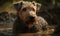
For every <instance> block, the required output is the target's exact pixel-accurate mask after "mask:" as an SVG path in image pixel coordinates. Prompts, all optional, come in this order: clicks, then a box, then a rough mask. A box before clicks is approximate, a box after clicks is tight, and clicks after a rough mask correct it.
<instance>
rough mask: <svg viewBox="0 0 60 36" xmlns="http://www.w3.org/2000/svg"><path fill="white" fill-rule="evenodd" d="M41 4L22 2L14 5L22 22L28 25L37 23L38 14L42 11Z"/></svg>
mask: <svg viewBox="0 0 60 36" xmlns="http://www.w3.org/2000/svg"><path fill="white" fill-rule="evenodd" d="M40 7H41V4H39V3H36V2H34V1H33V2H28V1H20V2H17V3H16V4H14V8H15V9H16V11H17V14H18V16H19V18H20V19H21V20H23V21H24V22H25V23H27V24H33V23H37V15H36V12H37V11H38V10H39V9H40Z"/></svg>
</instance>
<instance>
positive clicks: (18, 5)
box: [14, 2, 23, 11]
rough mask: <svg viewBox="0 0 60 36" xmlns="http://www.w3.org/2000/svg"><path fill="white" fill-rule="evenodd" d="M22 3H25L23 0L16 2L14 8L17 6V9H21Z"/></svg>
mask: <svg viewBox="0 0 60 36" xmlns="http://www.w3.org/2000/svg"><path fill="white" fill-rule="evenodd" d="M22 5H23V2H20V3H16V4H14V8H15V9H16V10H17V11H19V10H20V9H21V7H22Z"/></svg>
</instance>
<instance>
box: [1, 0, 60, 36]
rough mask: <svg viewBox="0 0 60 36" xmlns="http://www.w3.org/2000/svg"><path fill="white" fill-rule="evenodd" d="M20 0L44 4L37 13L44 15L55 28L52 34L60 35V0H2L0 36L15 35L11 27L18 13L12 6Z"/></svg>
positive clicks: (54, 35)
mask: <svg viewBox="0 0 60 36" xmlns="http://www.w3.org/2000/svg"><path fill="white" fill-rule="evenodd" d="M18 1H35V2H38V3H40V4H42V6H41V8H40V11H38V12H37V15H38V16H42V17H43V18H44V19H45V20H46V21H47V22H48V23H49V25H50V26H51V28H55V32H54V33H53V34H52V36H60V28H59V27H60V0H0V36H12V35H13V34H11V33H12V31H11V29H12V27H13V26H12V25H13V22H14V20H15V19H16V16H17V15H16V11H15V10H14V9H13V7H11V6H12V3H14V2H18Z"/></svg>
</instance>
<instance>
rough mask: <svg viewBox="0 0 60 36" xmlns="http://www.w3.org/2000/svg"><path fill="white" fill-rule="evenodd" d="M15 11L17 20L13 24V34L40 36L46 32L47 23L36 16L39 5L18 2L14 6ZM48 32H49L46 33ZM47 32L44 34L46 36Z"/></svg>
mask: <svg viewBox="0 0 60 36" xmlns="http://www.w3.org/2000/svg"><path fill="white" fill-rule="evenodd" d="M14 7H15V9H16V10H17V15H18V16H17V19H16V21H15V23H14V27H13V33H14V34H15V36H16V35H19V34H21V33H38V32H40V33H39V35H40V36H42V35H43V34H44V33H45V32H47V31H48V29H49V28H48V23H47V22H46V21H45V20H44V19H43V18H42V17H39V16H37V14H36V12H37V11H38V9H39V7H41V5H40V4H38V3H35V2H27V1H20V2H17V3H15V4H14ZM48 32H49V31H48ZM48 32H47V33H46V34H48Z"/></svg>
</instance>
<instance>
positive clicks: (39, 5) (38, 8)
mask: <svg viewBox="0 0 60 36" xmlns="http://www.w3.org/2000/svg"><path fill="white" fill-rule="evenodd" d="M36 6H37V11H39V10H40V8H41V4H39V3H36Z"/></svg>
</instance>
